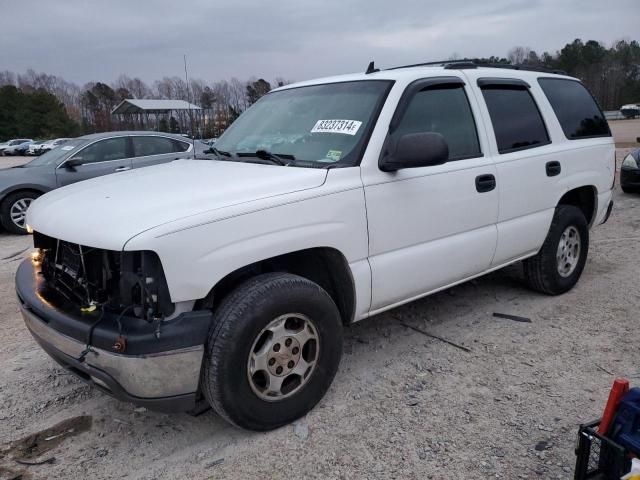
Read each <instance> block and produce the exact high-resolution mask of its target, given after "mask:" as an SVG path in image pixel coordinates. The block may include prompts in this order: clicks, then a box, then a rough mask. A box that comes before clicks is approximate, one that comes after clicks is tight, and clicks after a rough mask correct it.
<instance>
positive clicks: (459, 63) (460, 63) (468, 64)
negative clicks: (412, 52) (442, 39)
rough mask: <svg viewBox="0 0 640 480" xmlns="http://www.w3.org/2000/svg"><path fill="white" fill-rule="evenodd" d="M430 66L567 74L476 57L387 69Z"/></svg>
mask: <svg viewBox="0 0 640 480" xmlns="http://www.w3.org/2000/svg"><path fill="white" fill-rule="evenodd" d="M429 66H441V67H444V68H446V69H450V70H462V69H470V68H478V67H487V68H506V69H509V70H526V71H531V72H545V73H555V74H558V75H566V74H567V72H565V71H564V70H558V69H552V68H545V67H538V66H535V65H526V64H520V63H518V64H511V63H489V62H482V61H480V60H478V59H475V58H464V59H460V60H438V61H436V62H425V63H414V64H412V65H400V66H397V67H391V68H387V69H385V70H398V69H401V68H412V67H429Z"/></svg>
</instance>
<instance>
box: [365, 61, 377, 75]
mask: <svg viewBox="0 0 640 480" xmlns="http://www.w3.org/2000/svg"><path fill="white" fill-rule="evenodd" d="M379 71H380V69H379V68H376V65H375V63H374V62H372V61H371V62H369V66H368V67H367V71H366V72H364V73H365V74H366V75H369V74H370V73H375V72H379Z"/></svg>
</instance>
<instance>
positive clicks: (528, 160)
mask: <svg viewBox="0 0 640 480" xmlns="http://www.w3.org/2000/svg"><path fill="white" fill-rule="evenodd" d="M468 75H473V73H471V72H470V73H468ZM480 75H481V74H480ZM475 80H476V81H475V82H474V83H475V84H476V85H475V86H474V88H476V89H477V90H476V91H477V92H478V96H479V97H480V102H481V103H482V104H483V105H484V109H483V110H484V112H483V115H484V117H485V123H486V125H487V130H488V133H489V144H490V149H491V151H490V154H491V155H492V156H493V160H494V163H495V165H496V168H497V171H498V191H499V194H500V214H499V217H498V245H497V248H496V253H495V256H494V258H493V261H492V266H493V267H496V266H500V265H502V264H506V263H509V262H511V261H514V260H516V259H518V258H522V257H524V256H528V255H531V254H533V253H535V252H536V251H537V250H538V249H539V248H540V246H541V245H542V243H543V242H544V239H545V237H546V235H547V232H548V230H549V225H550V223H551V218H552V217H553V213H554V207H555V203H556V202H557V200H558V198H559V196H558V189H559V188H560V187H559V182H558V178H559V176H558V175H559V171H558V156H557V151H556V148H555V146H554V145H552V143H551V139H550V138H551V137H550V135H549V130H548V128H547V125H546V123H545V120H544V118H543V115H542V114H541V111H540V106H539V102H538V101H536V97H538V98H539V94H540V92H539V87H538V86H537V84H530V83H528V82H527V81H524V80H522V79H519V78H493V77H482V76H479V77H478V78H476V79H475ZM534 89H535V90H536V91H535V92H533V91H532V90H534Z"/></svg>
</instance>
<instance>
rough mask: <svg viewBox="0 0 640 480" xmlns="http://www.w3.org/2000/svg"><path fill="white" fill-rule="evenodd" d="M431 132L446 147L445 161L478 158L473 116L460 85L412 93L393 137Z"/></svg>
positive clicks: (476, 135)
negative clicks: (443, 142)
mask: <svg viewBox="0 0 640 480" xmlns="http://www.w3.org/2000/svg"><path fill="white" fill-rule="evenodd" d="M421 132H435V133H439V134H441V135H442V136H443V137H444V139H445V140H446V142H447V144H448V145H449V160H461V159H463V158H472V157H479V156H482V152H481V151H480V144H479V142H478V132H477V131H476V125H475V121H474V119H473V113H472V112H471V106H470V105H469V100H468V99H467V95H466V93H465V91H464V87H463V86H462V85H455V86H444V85H443V86H436V87H435V88H427V89H425V90H422V91H419V92H417V93H416V94H415V96H414V97H413V99H412V100H411V103H410V104H409V106H408V107H407V111H406V112H405V114H404V116H403V117H402V120H401V121H400V123H399V124H398V127H397V128H396V130H395V131H394V136H397V137H398V138H400V136H402V135H405V134H408V133H421Z"/></svg>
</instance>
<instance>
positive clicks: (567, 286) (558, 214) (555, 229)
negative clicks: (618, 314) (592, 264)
mask: <svg viewBox="0 0 640 480" xmlns="http://www.w3.org/2000/svg"><path fill="white" fill-rule="evenodd" d="M571 226H573V227H574V228H575V229H576V230H577V231H578V233H579V234H580V239H579V240H580V241H579V243H580V253H579V255H578V261H577V264H576V265H575V267H574V269H573V271H572V272H571V273H570V274H569V275H568V276H562V275H561V274H560V272H559V267H558V261H557V259H556V252H557V251H558V245H559V243H560V238H561V236H562V234H563V233H564V232H565V230H566V229H567V228H569V227H571ZM588 253H589V227H588V226H587V221H586V219H585V217H584V214H583V213H582V210H580V209H579V208H577V207H574V206H572V205H558V206H557V207H556V211H555V213H554V215H553V220H552V221H551V227H550V228H549V233H547V238H546V239H545V241H544V244H543V245H542V248H541V249H540V251H539V252H538V253H537V254H536V255H535V256H534V257H531V258H528V259H526V260H525V261H524V262H523V263H524V276H525V279H526V281H527V283H528V284H529V286H530V287H531V288H532V289H533V290H537V291H538V292H541V293H546V294H548V295H560V294H562V293H565V292H567V291H569V290H571V289H572V288H573V286H574V285H575V284H576V283H577V282H578V279H579V278H580V275H581V274H582V270H583V269H584V265H585V263H586V261H587V255H588Z"/></svg>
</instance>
